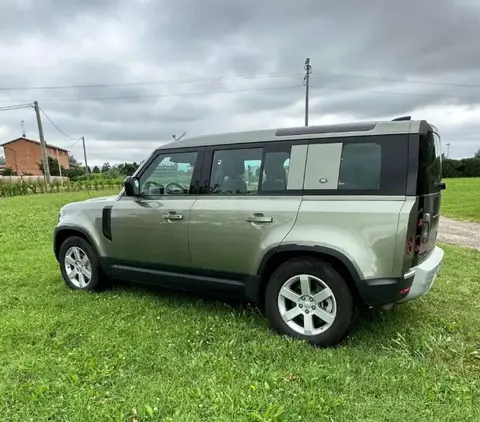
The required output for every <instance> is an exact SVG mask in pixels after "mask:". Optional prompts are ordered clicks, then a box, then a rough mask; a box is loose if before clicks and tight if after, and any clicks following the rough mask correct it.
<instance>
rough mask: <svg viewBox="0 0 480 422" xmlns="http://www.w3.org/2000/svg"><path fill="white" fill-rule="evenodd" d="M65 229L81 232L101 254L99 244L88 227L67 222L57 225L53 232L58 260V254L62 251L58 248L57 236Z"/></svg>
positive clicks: (54, 248) (54, 251)
mask: <svg viewBox="0 0 480 422" xmlns="http://www.w3.org/2000/svg"><path fill="white" fill-rule="evenodd" d="M65 231H70V232H77V233H79V234H81V235H82V236H83V237H85V238H86V239H87V240H88V242H89V243H90V245H91V246H92V248H93V249H94V250H95V252H96V253H97V255H99V253H98V247H97V244H96V243H95V242H94V241H93V237H92V235H91V234H90V232H89V231H88V230H87V229H85V228H84V227H81V226H75V225H74V224H65V225H61V226H58V227H56V228H55V230H54V232H53V253H54V254H55V258H56V259H57V261H58V254H59V252H60V251H59V248H57V237H58V235H59V234H60V233H62V232H65Z"/></svg>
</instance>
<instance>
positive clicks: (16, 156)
mask: <svg viewBox="0 0 480 422" xmlns="http://www.w3.org/2000/svg"><path fill="white" fill-rule="evenodd" d="M2 147H3V151H4V156H5V162H6V166H7V167H10V168H11V169H12V170H13V171H15V172H16V173H17V175H19V176H21V175H24V174H31V175H33V176H41V174H42V172H41V171H40V169H39V168H38V163H41V162H42V150H41V148H40V142H39V141H34V140H32V139H27V138H17V139H13V140H12V141H8V142H5V143H4V144H2ZM47 155H49V156H50V157H52V158H54V159H55V160H57V159H58V160H59V161H60V165H62V166H63V167H64V168H65V169H68V168H70V166H69V164H68V151H67V150H66V149H63V148H60V147H57V146H55V145H50V144H47Z"/></svg>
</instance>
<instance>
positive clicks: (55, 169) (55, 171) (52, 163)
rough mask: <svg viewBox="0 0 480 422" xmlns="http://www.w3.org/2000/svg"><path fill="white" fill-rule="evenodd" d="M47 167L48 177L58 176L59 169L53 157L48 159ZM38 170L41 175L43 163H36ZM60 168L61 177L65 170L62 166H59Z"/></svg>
mask: <svg viewBox="0 0 480 422" xmlns="http://www.w3.org/2000/svg"><path fill="white" fill-rule="evenodd" d="M48 167H49V168H50V175H51V176H60V171H59V168H58V161H57V160H55V158H53V157H50V156H49V157H48ZM38 168H39V169H40V171H41V172H42V174H44V173H43V163H38ZM60 168H61V169H62V176H63V175H64V174H65V169H64V168H63V166H60Z"/></svg>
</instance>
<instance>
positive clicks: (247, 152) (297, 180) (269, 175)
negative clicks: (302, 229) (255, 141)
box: [205, 142, 306, 196]
mask: <svg viewBox="0 0 480 422" xmlns="http://www.w3.org/2000/svg"><path fill="white" fill-rule="evenodd" d="M292 151H293V152H292ZM302 151H303V152H304V154H305V153H306V145H303V146H302V145H296V146H292V143H289V142H281V143H273V142H272V143H268V144H266V145H252V147H251V148H229V147H222V148H221V149H214V150H212V152H211V154H212V164H211V169H210V174H209V180H210V182H209V187H208V190H207V191H206V192H205V193H208V194H210V195H229V196H232V195H257V194H263V195H285V194H298V195H300V194H301V187H302V186H301V183H302V181H303V172H302V171H303V164H304V162H305V158H304V156H303V160H302ZM293 153H295V154H294V155H295V157H296V161H297V164H294V165H293V166H292V167H291V158H292V154H293ZM207 166H208V164H207ZM291 169H292V171H290V170H291Z"/></svg>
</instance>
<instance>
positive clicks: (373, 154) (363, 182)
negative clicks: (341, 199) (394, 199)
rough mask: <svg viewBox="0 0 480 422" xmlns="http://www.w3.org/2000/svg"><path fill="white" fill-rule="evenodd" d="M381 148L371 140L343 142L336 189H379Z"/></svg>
mask: <svg viewBox="0 0 480 422" xmlns="http://www.w3.org/2000/svg"><path fill="white" fill-rule="evenodd" d="M381 171H382V148H381V146H380V144H378V143H373V142H368V143H367V142H366V143H350V144H344V145H343V149H342V157H341V159H340V174H339V180H338V189H347V190H349V189H362V190H363V189H365V190H379V189H380V178H381Z"/></svg>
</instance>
